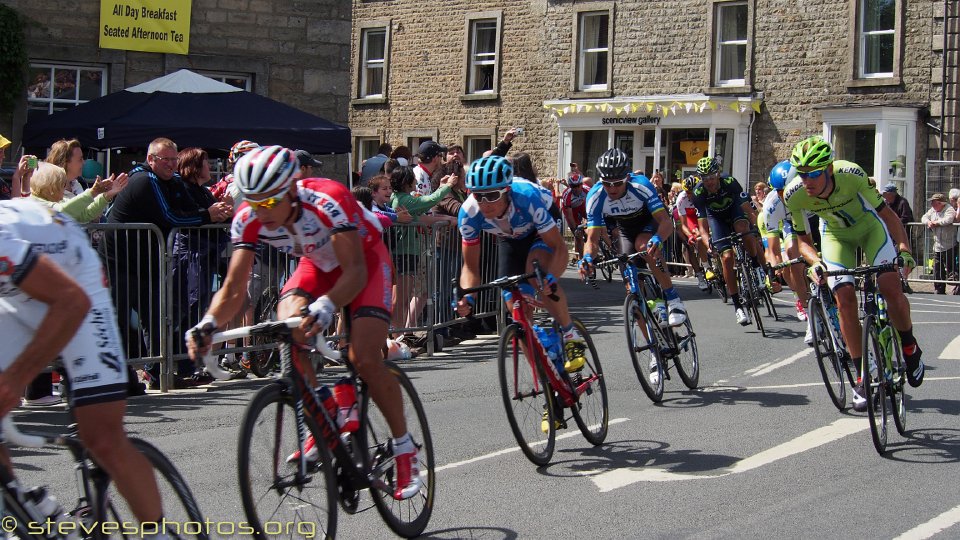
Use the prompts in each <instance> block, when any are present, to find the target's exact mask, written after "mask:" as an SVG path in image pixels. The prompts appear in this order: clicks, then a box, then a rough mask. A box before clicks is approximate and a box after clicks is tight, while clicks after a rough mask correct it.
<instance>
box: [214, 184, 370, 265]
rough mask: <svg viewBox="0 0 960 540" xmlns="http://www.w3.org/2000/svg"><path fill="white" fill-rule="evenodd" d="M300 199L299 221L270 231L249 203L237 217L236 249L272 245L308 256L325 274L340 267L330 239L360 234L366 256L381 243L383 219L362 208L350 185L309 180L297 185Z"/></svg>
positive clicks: (289, 252) (232, 233)
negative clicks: (339, 235) (343, 234)
mask: <svg viewBox="0 0 960 540" xmlns="http://www.w3.org/2000/svg"><path fill="white" fill-rule="evenodd" d="M296 189H297V195H298V196H299V199H300V204H299V208H298V209H297V210H296V212H297V213H298V215H297V218H296V220H295V221H294V222H293V224H292V225H290V227H286V226H284V227H280V228H278V229H277V230H275V231H271V230H268V229H267V228H266V227H264V226H263V225H262V224H261V223H260V220H259V219H257V215H256V212H254V211H253V208H251V207H250V205H248V204H247V203H246V202H244V203H243V204H242V205H240V209H239V210H238V211H237V214H236V215H235V216H234V217H233V226H232V228H231V236H232V238H233V243H234V246H235V247H238V248H241V249H253V248H254V247H255V246H256V245H257V243H259V242H263V243H265V244H269V245H271V246H273V247H275V248H277V249H279V250H280V251H282V252H284V253H287V254H290V255H293V256H296V257H306V258H307V259H308V260H310V262H312V263H313V264H314V265H316V266H317V268H319V269H320V270H323V271H324V272H329V271H331V270H333V269H334V268H337V266H338V263H337V256H336V254H335V253H334V251H333V246H332V245H331V244H330V237H331V236H333V235H334V234H337V233H339V232H344V231H359V232H360V238H361V241H362V243H363V251H364V253H367V252H370V251H371V250H372V249H373V247H374V246H376V245H377V244H379V243H380V242H381V239H380V233H381V230H382V229H381V226H380V220H379V219H377V217H376V216H375V215H374V214H373V213H372V212H370V211H369V210H367V209H366V208H364V207H362V206H361V205H360V204H359V203H358V202H357V200H356V199H355V198H354V197H353V194H352V193H350V190H349V189H347V187H346V186H344V185H343V184H341V183H340V182H337V181H335V180H329V179H327V178H307V179H304V180H299V181H298V182H297V186H296Z"/></svg>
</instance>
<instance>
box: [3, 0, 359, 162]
mask: <svg viewBox="0 0 960 540" xmlns="http://www.w3.org/2000/svg"><path fill="white" fill-rule="evenodd" d="M3 2H4V3H5V4H7V5H9V6H11V7H13V8H14V9H16V10H17V11H19V12H20V13H21V14H22V15H23V16H25V17H26V18H27V19H28V20H29V24H28V25H27V28H26V29H25V34H26V38H27V48H28V55H29V57H30V60H31V61H37V62H52V63H67V64H77V63H79V64H92V65H97V66H107V67H108V77H109V91H110V92H114V91H118V90H122V89H123V88H127V87H129V86H132V85H135V84H138V83H141V82H144V81H147V80H150V79H154V78H157V77H160V76H162V75H165V74H167V73H171V72H173V71H176V70H178V69H182V68H186V69H192V70H204V71H217V72H227V73H237V74H245V75H252V76H253V88H252V90H253V91H254V92H256V93H257V94H260V95H264V96H267V97H270V98H272V99H275V100H277V101H281V102H284V103H286V104H288V105H291V106H293V107H297V108H299V109H302V110H304V111H307V112H310V113H313V114H316V115H318V116H321V117H323V118H326V119H328V120H331V121H333V122H337V123H340V124H347V121H348V115H347V108H348V104H349V103H348V92H347V89H348V88H349V80H350V78H349V65H350V58H351V56H350V34H351V7H350V4H349V2H346V1H343V0H339V1H338V0H310V1H306V0H193V2H192V13H191V21H190V54H189V55H187V56H183V55H176V54H159V53H147V52H135V51H119V50H111V49H100V48H98V40H99V37H98V36H99V34H98V27H99V24H100V2H98V1H94V0H3ZM25 115H26V112H25V102H24V103H23V104H22V105H21V106H20V107H19V108H18V109H17V110H16V111H13V112H12V114H10V113H9V112H7V113H6V114H3V115H2V116H3V117H0V121H2V124H0V126H3V127H2V128H0V132H4V133H13V135H14V138H15V139H16V140H14V144H15V145H19V134H20V131H21V129H22V125H23V123H24V122H25V118H26V116H25ZM8 136H9V135H8ZM148 142H149V141H144V145H146V144H147V143H148ZM257 142H260V143H262V144H268V143H269V141H257ZM322 159H323V161H324V163H325V167H324V173H325V174H327V175H329V176H332V177H335V178H340V179H345V178H346V176H347V160H346V157H345V156H342V157H334V156H324V157H323V158H322Z"/></svg>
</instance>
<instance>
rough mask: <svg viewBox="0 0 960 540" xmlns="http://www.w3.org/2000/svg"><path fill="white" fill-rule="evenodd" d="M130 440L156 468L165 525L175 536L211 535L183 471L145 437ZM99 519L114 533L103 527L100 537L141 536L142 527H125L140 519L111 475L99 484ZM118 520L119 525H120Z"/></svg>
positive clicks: (196, 536)
mask: <svg viewBox="0 0 960 540" xmlns="http://www.w3.org/2000/svg"><path fill="white" fill-rule="evenodd" d="M130 442H131V443H132V444H133V447H134V448H136V449H137V451H138V452H140V453H141V454H143V456H144V457H145V458H147V461H149V462H150V466H151V467H153V470H154V471H155V472H156V474H155V475H154V476H155V477H156V479H157V487H158V488H159V490H160V500H161V503H162V505H163V518H164V528H165V529H166V532H167V534H169V535H170V536H171V537H172V538H197V539H203V540H205V539H207V538H210V531H209V530H207V528H206V524H205V519H204V517H203V514H202V513H201V512H200V507H199V506H198V505H197V501H196V500H195V499H194V498H193V493H191V492H190V487H189V486H188V485H187V483H186V481H184V479H183V477H182V476H180V472H179V471H177V468H176V467H174V466H173V463H171V462H170V460H169V459H167V457H166V456H164V455H163V453H162V452H160V450H157V448H156V447H155V446H153V445H152V444H150V443H148V442H147V441H144V440H142V439H137V438H130ZM95 515H96V516H97V519H99V521H100V523H101V524H104V525H109V527H110V528H111V530H112V531H114V529H119V530H115V531H114V532H113V533H112V534H111V533H107V532H105V531H101V533H100V534H99V535H97V536H98V537H100V538H110V537H115V538H140V535H139V534H137V533H138V532H139V531H136V530H126V529H127V527H124V526H123V524H125V523H126V524H131V523H137V518H136V517H134V514H133V511H132V510H131V509H130V507H129V505H128V504H127V500H126V499H124V498H123V496H122V495H120V493H119V491H117V489H116V484H114V482H113V480H112V479H108V480H107V482H106V483H105V484H102V485H100V486H99V487H98V494H97V511H96V514H95ZM118 524H119V526H118Z"/></svg>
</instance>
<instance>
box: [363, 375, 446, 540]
mask: <svg viewBox="0 0 960 540" xmlns="http://www.w3.org/2000/svg"><path fill="white" fill-rule="evenodd" d="M384 365H385V366H386V368H387V370H388V371H389V372H390V374H391V375H393V377H394V378H395V379H396V380H397V383H398V384H399V385H400V394H401V395H402V396H403V414H404V417H405V418H406V423H407V432H408V433H410V437H412V438H413V442H414V444H416V445H417V447H418V448H419V462H418V464H419V468H420V477H421V480H422V485H421V487H420V491H419V492H418V493H416V494H415V495H413V496H412V497H410V498H407V499H403V500H397V499H395V498H394V497H393V493H391V492H390V490H392V489H393V488H394V487H395V486H396V472H395V467H394V460H393V452H392V449H391V448H390V444H389V442H390V438H391V433H390V426H389V425H388V424H387V419H386V416H384V414H383V412H382V411H381V409H380V407H379V406H378V405H377V404H376V403H375V402H374V401H373V399H371V398H370V392H369V391H367V389H366V387H364V389H363V390H362V404H361V426H360V428H361V429H360V431H359V434H360V437H359V445H360V447H361V448H365V449H366V453H365V455H366V460H367V461H366V464H365V465H366V467H367V471H368V472H369V473H370V474H372V475H373V476H374V479H378V480H382V481H383V484H382V485H383V486H385V487H386V488H387V490H384V489H383V488H378V487H377V486H376V485H374V486H371V488H370V496H371V498H373V503H374V505H375V506H376V507H377V511H378V512H380V516H381V517H382V518H383V521H384V522H385V523H386V524H387V526H388V527H390V530H392V531H393V532H395V533H397V534H398V535H400V536H403V537H404V538H412V537H414V536H419V535H420V533H422V532H423V531H424V529H426V528H427V523H429V522H430V515H431V514H432V513H433V502H434V493H435V490H436V481H437V480H436V475H435V473H434V457H433V438H432V437H431V436H430V427H429V426H428V425H427V414H426V412H424V410H423V403H421V401H420V396H419V395H418V394H417V390H416V388H414V387H413V383H412V382H411V381H410V378H409V377H407V374H406V373H404V372H403V370H402V369H400V367H398V366H397V365H396V364H394V363H393V362H389V361H385V362H384Z"/></svg>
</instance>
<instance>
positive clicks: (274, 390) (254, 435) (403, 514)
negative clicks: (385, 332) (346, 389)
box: [204, 317, 436, 539]
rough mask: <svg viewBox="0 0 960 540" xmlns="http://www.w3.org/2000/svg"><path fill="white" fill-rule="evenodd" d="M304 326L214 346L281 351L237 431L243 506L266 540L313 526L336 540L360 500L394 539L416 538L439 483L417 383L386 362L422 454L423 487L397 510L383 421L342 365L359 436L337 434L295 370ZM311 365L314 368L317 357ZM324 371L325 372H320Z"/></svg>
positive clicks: (266, 326)
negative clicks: (278, 530) (310, 447)
mask: <svg viewBox="0 0 960 540" xmlns="http://www.w3.org/2000/svg"><path fill="white" fill-rule="evenodd" d="M301 320H302V319H301V317H293V318H290V319H286V320H283V321H277V322H273V321H268V322H263V323H260V324H256V325H253V326H248V327H244V328H237V329H234V330H227V331H225V332H221V333H218V334H214V336H213V342H214V343H218V342H221V341H227V340H231V339H238V338H245V337H259V338H262V339H265V340H269V341H271V342H278V343H279V345H278V348H279V351H280V371H279V373H278V374H277V377H276V378H275V379H274V380H273V381H272V382H271V383H270V384H268V385H267V386H265V387H263V388H261V389H260V391H259V392H257V394H256V395H255V396H254V397H253V399H252V400H251V402H250V404H249V405H248V406H247V409H246V411H245V413H244V416H243V420H242V422H241V426H240V440H239V445H238V456H237V465H238V476H239V483H240V498H241V500H242V502H243V509H244V512H245V513H246V516H247V520H248V522H249V524H250V526H251V527H252V528H253V529H254V533H253V535H254V536H255V537H256V538H260V539H266V538H268V537H269V536H270V535H271V531H270V530H269V529H268V528H266V527H268V526H269V524H271V523H277V522H280V523H305V522H309V523H314V524H318V525H320V527H321V528H322V535H323V536H324V537H329V538H332V537H334V536H336V531H337V519H338V517H337V504H338V503H339V505H340V507H341V508H342V509H343V510H344V511H345V512H347V513H348V514H354V513H356V512H358V511H359V510H361V507H360V502H361V494H362V492H363V491H364V490H366V491H367V492H368V493H369V496H370V498H371V499H373V505H374V506H375V507H376V509H377V511H378V512H379V513H380V516H381V517H382V518H383V520H384V521H385V522H386V524H387V526H388V527H390V529H391V530H393V532H395V533H396V534H398V535H400V536H403V537H407V538H411V537H414V536H418V535H420V534H421V533H422V532H423V531H424V529H425V528H426V526H427V523H428V522H429V521H430V515H431V513H432V512H433V504H434V494H435V489H436V476H435V472H434V454H433V439H432V438H431V436H430V429H429V427H428V425H427V416H426V413H425V412H424V410H423V404H422V403H421V401H420V397H419V396H418V395H417V391H416V389H415V388H414V387H413V383H412V382H411V381H410V379H409V378H408V377H407V375H406V374H405V373H404V372H403V370H402V369H400V368H399V367H398V366H397V365H396V364H394V363H393V362H390V361H387V360H384V364H385V365H386V368H387V370H388V371H389V372H390V374H391V375H392V376H393V377H395V378H396V380H397V382H398V383H399V385H400V393H401V394H402V396H403V410H404V412H405V413H406V416H407V428H408V430H409V432H410V434H411V436H412V437H413V439H414V443H415V444H416V445H417V447H418V449H419V457H420V462H419V466H420V475H421V477H422V480H423V487H422V488H421V490H420V492H419V493H417V494H415V495H414V496H413V497H410V498H407V499H402V500H398V499H395V498H394V496H393V490H394V484H395V477H396V471H395V466H394V461H395V460H394V456H393V451H392V448H391V445H390V438H391V432H390V429H389V427H388V425H387V422H386V419H385V416H384V414H383V412H382V411H380V410H379V408H378V407H377V405H376V403H374V401H373V399H372V398H371V397H370V390H369V387H368V386H367V385H366V384H364V382H363V380H362V379H360V378H359V377H358V376H357V373H356V370H355V368H354V367H353V365H352V364H351V363H350V362H349V360H346V358H345V357H344V359H343V360H342V363H343V364H344V365H345V366H346V368H347V373H348V374H349V376H348V377H347V379H348V380H349V382H351V383H352V384H353V385H354V391H355V395H356V399H357V407H358V416H359V427H358V428H357V429H356V430H355V431H353V432H347V431H344V432H341V431H340V429H339V428H338V424H337V419H336V413H335V412H334V414H332V415H331V414H330V412H329V411H327V409H326V408H325V407H324V406H323V405H322V403H323V400H322V399H321V398H320V396H319V395H318V390H320V389H319V388H315V384H314V383H313V382H312V381H308V380H306V377H305V376H304V375H303V374H302V373H301V372H300V370H298V369H296V368H295V367H294V365H293V356H292V355H293V353H292V348H293V347H295V346H298V345H296V344H295V343H294V339H293V330H292V329H293V328H296V327H297V326H299V325H300V322H301ZM316 346H317V350H318V352H319V356H320V359H323V360H325V361H331V362H338V361H341V356H340V354H341V353H340V352H337V351H334V350H331V349H330V348H329V347H327V346H326V344H325V342H324V341H323V340H322V339H317V340H316ZM304 356H308V355H306V354H305V355H304ZM310 356H311V361H312V360H313V359H315V358H316V357H317V355H310ZM204 363H205V364H206V365H207V368H208V370H209V371H210V372H211V373H212V374H213V375H214V376H215V377H217V378H223V377H224V376H226V375H229V374H228V373H227V372H224V371H222V370H220V369H219V367H218V366H217V364H216V361H214V360H212V359H211V357H209V356H208V357H206V358H204ZM323 364H324V362H319V366H323ZM305 411H306V412H305ZM308 435H313V437H314V439H315V441H316V446H315V448H316V449H317V451H318V458H317V459H316V460H314V459H311V458H310V457H308V455H307V453H306V452H305V451H304V444H305V443H306V439H307V437H308ZM286 456H291V457H290V458H286Z"/></svg>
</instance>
